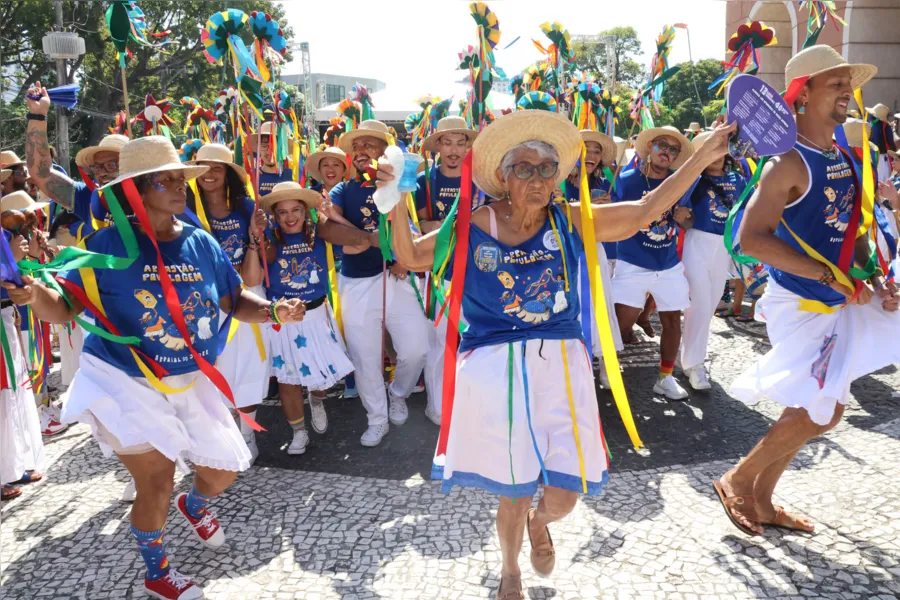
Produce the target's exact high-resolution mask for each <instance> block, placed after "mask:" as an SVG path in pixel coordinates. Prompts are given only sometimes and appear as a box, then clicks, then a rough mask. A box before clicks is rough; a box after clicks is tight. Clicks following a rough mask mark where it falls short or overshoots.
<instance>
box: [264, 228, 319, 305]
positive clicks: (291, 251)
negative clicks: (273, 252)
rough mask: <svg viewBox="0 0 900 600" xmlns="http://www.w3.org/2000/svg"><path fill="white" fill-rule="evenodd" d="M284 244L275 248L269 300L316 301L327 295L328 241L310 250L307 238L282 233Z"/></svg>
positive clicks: (303, 235)
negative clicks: (326, 246) (326, 252)
mask: <svg viewBox="0 0 900 600" xmlns="http://www.w3.org/2000/svg"><path fill="white" fill-rule="evenodd" d="M280 235H281V238H282V240H283V241H284V243H283V244H280V245H276V248H277V249H278V255H277V256H276V257H275V260H274V261H273V262H272V263H271V264H270V265H269V289H267V290H266V295H267V296H268V298H269V300H277V299H278V298H300V299H301V300H303V301H304V302H310V301H311V300H317V299H319V298H321V297H322V296H324V295H325V293H326V288H325V285H326V281H327V265H328V261H327V258H326V256H325V240H319V239H317V240H315V243H314V244H313V245H312V246H310V244H309V242H308V240H307V238H306V234H303V233H284V232H281V233H280Z"/></svg>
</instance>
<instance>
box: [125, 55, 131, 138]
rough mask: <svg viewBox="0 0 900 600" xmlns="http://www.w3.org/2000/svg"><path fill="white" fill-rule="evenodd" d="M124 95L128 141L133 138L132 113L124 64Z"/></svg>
mask: <svg viewBox="0 0 900 600" xmlns="http://www.w3.org/2000/svg"><path fill="white" fill-rule="evenodd" d="M122 93H123V95H124V96H125V128H126V130H127V131H128V139H133V138H132V137H131V113H130V111H129V110H128V77H126V76H125V65H124V63H123V64H122Z"/></svg>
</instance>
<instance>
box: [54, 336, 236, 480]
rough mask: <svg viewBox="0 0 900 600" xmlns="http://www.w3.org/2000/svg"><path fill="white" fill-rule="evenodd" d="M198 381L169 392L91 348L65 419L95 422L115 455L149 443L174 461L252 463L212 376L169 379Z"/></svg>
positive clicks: (219, 465)
mask: <svg viewBox="0 0 900 600" xmlns="http://www.w3.org/2000/svg"><path fill="white" fill-rule="evenodd" d="M192 381H193V385H192V386H191V387H190V388H189V389H187V390H185V391H183V392H180V393H177V394H164V393H162V392H160V391H158V390H156V389H154V388H152V387H151V386H150V384H149V383H148V382H147V380H146V379H144V378H143V377H129V376H128V375H126V374H125V373H124V372H123V371H121V370H119V369H118V368H116V367H114V366H113V365H111V364H109V363H107V362H104V361H102V360H100V359H99V358H97V357H95V356H93V355H90V354H87V353H85V354H84V355H82V357H81V368H80V369H79V370H78V373H76V374H75V379H74V380H73V381H72V385H71V386H70V387H69V389H68V391H67V392H66V393H65V395H64V396H63V411H62V420H63V422H64V423H75V422H81V423H86V424H88V425H90V426H91V429H92V431H93V433H94V437H95V438H96V439H97V442H98V443H99V444H100V449H101V450H102V451H103V454H104V455H106V456H111V455H112V453H113V450H114V448H115V449H116V450H120V449H124V450H125V451H126V452H127V450H128V449H129V448H131V447H134V446H141V445H145V444H149V445H150V446H152V447H153V448H155V449H156V450H158V451H159V452H160V453H162V454H163V455H165V456H166V458H168V459H169V460H172V461H177V460H178V459H179V458H185V459H187V460H190V461H191V462H192V463H194V464H196V465H201V466H204V467H210V468H213V469H220V470H223V471H244V470H246V469H248V468H250V451H249V450H248V449H247V444H246V443H244V438H243V437H241V432H240V431H239V430H238V427H237V425H236V424H235V422H234V418H233V417H232V416H231V413H230V412H229V411H228V409H227V408H225V406H224V404H222V400H221V394H220V393H219V390H218V389H217V388H216V387H215V386H214V385H213V384H212V383H211V382H210V381H209V379H207V378H206V376H205V375H203V374H202V373H200V372H199V371H195V372H193V373H187V374H184V375H173V376H171V377H166V378H165V379H163V383H165V384H166V385H168V386H170V387H173V388H181V387H184V386H186V385H188V384H189V383H191V382H192ZM100 425H102V428H101V427H100ZM106 435H112V436H113V437H115V438H116V439H115V440H110V439H108V438H107V437H106Z"/></svg>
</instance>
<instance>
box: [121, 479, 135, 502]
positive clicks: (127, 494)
mask: <svg viewBox="0 0 900 600" xmlns="http://www.w3.org/2000/svg"><path fill="white" fill-rule="evenodd" d="M135 496H137V489H135V487H134V479H131V480H130V481H129V482H128V485H126V486H125V489H124V490H122V502H134V498H135Z"/></svg>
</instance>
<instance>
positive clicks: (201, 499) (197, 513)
mask: <svg viewBox="0 0 900 600" xmlns="http://www.w3.org/2000/svg"><path fill="white" fill-rule="evenodd" d="M212 498H213V497H212V496H204V495H203V494H201V493H200V492H198V491H197V486H191V491H190V492H188V495H187V498H185V499H184V509H185V510H186V511H187V514H189V515H190V516H191V517H193V518H195V519H199V518H201V517H202V516H203V515H204V513H206V505H207V504H209V501H210V500H212Z"/></svg>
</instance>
